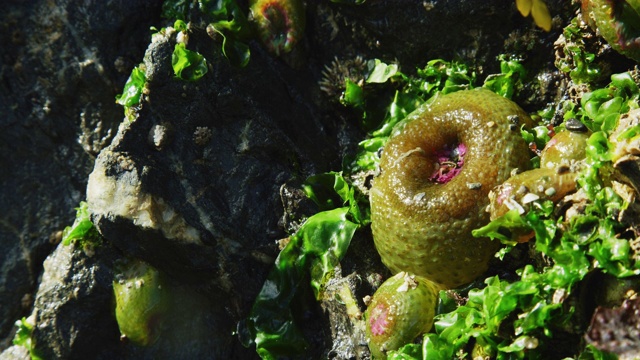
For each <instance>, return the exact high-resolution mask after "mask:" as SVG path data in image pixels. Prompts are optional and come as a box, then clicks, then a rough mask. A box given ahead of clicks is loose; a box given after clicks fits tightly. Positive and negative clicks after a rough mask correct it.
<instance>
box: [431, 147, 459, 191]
mask: <svg viewBox="0 0 640 360" xmlns="http://www.w3.org/2000/svg"><path fill="white" fill-rule="evenodd" d="M466 154H467V146H466V145H465V144H457V145H453V146H445V147H444V149H440V150H437V151H436V152H435V156H436V162H437V163H436V165H437V168H436V171H435V172H434V173H433V174H432V175H431V176H430V177H429V180H431V181H433V182H435V183H438V184H446V183H448V182H449V181H451V180H453V178H454V177H456V176H457V175H458V174H459V173H460V171H462V166H463V165H464V157H465V155H466Z"/></svg>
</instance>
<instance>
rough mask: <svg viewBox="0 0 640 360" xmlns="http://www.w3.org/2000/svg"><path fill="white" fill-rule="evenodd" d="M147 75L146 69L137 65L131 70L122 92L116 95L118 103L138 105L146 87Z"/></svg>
mask: <svg viewBox="0 0 640 360" xmlns="http://www.w3.org/2000/svg"><path fill="white" fill-rule="evenodd" d="M145 82H146V77H145V73H144V70H142V69H141V68H140V66H136V67H134V68H133V70H131V75H130V76H129V79H127V82H126V83H125V84H124V89H123V91H122V94H120V95H118V96H116V103H118V104H120V105H122V106H128V107H131V106H136V105H138V104H139V103H140V96H141V95H142V90H143V89H144V84H145Z"/></svg>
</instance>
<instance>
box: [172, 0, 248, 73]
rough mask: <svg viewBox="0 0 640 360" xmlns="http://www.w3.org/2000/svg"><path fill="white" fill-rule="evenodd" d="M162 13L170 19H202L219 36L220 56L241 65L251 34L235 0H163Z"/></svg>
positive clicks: (244, 61)
mask: <svg viewBox="0 0 640 360" xmlns="http://www.w3.org/2000/svg"><path fill="white" fill-rule="evenodd" d="M162 16H163V17H164V18H165V19H169V20H182V21H196V22H199V21H204V22H206V23H208V24H209V25H210V28H211V29H212V30H213V31H215V33H217V34H218V35H219V36H220V37H221V38H222V46H221V48H220V49H221V51H222V55H223V56H224V57H225V58H227V59H228V60H229V62H230V63H231V64H233V65H236V66H239V67H244V66H246V65H247V64H248V63H249V59H250V56H251V51H250V49H249V46H248V45H247V41H248V40H249V39H251V38H252V37H253V33H252V31H251V27H250V25H249V20H248V19H247V16H246V14H245V13H244V11H243V10H242V8H241V7H240V5H238V2H237V1H236V0H197V1H187V0H165V1H164V2H163V4H162Z"/></svg>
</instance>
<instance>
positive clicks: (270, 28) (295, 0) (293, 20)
mask: <svg viewBox="0 0 640 360" xmlns="http://www.w3.org/2000/svg"><path fill="white" fill-rule="evenodd" d="M250 3H251V7H250V15H251V19H252V22H253V23H254V24H255V27H256V31H257V32H258V36H259V37H260V40H261V41H262V43H263V44H264V45H265V46H266V47H267V49H269V51H271V52H272V53H274V54H276V55H280V54H283V53H287V52H289V51H291V50H292V49H293V47H294V45H295V44H296V43H297V42H298V41H300V39H301V38H302V36H303V35H304V27H305V14H304V6H303V5H302V2H301V1H300V0H252V1H251V2H250Z"/></svg>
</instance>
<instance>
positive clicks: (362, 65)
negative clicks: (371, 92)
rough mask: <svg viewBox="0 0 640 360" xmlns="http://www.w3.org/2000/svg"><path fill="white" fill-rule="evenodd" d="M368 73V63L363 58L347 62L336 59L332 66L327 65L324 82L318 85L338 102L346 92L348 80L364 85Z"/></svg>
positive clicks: (358, 57)
mask: <svg viewBox="0 0 640 360" xmlns="http://www.w3.org/2000/svg"><path fill="white" fill-rule="evenodd" d="M367 73H368V70H367V62H366V61H365V60H364V59H363V58H362V57H361V56H356V57H355V58H353V59H346V60H339V59H338V57H335V58H333V61H331V64H329V65H325V67H324V70H322V80H320V81H319V82H318V85H320V90H322V91H323V92H324V93H325V94H327V96H329V98H331V99H333V100H335V101H336V102H338V101H339V100H340V97H341V96H342V94H343V93H344V91H345V88H346V86H345V83H346V80H347V79H348V80H350V81H351V82H353V83H355V84H361V83H364V80H365V78H366V77H367Z"/></svg>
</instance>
